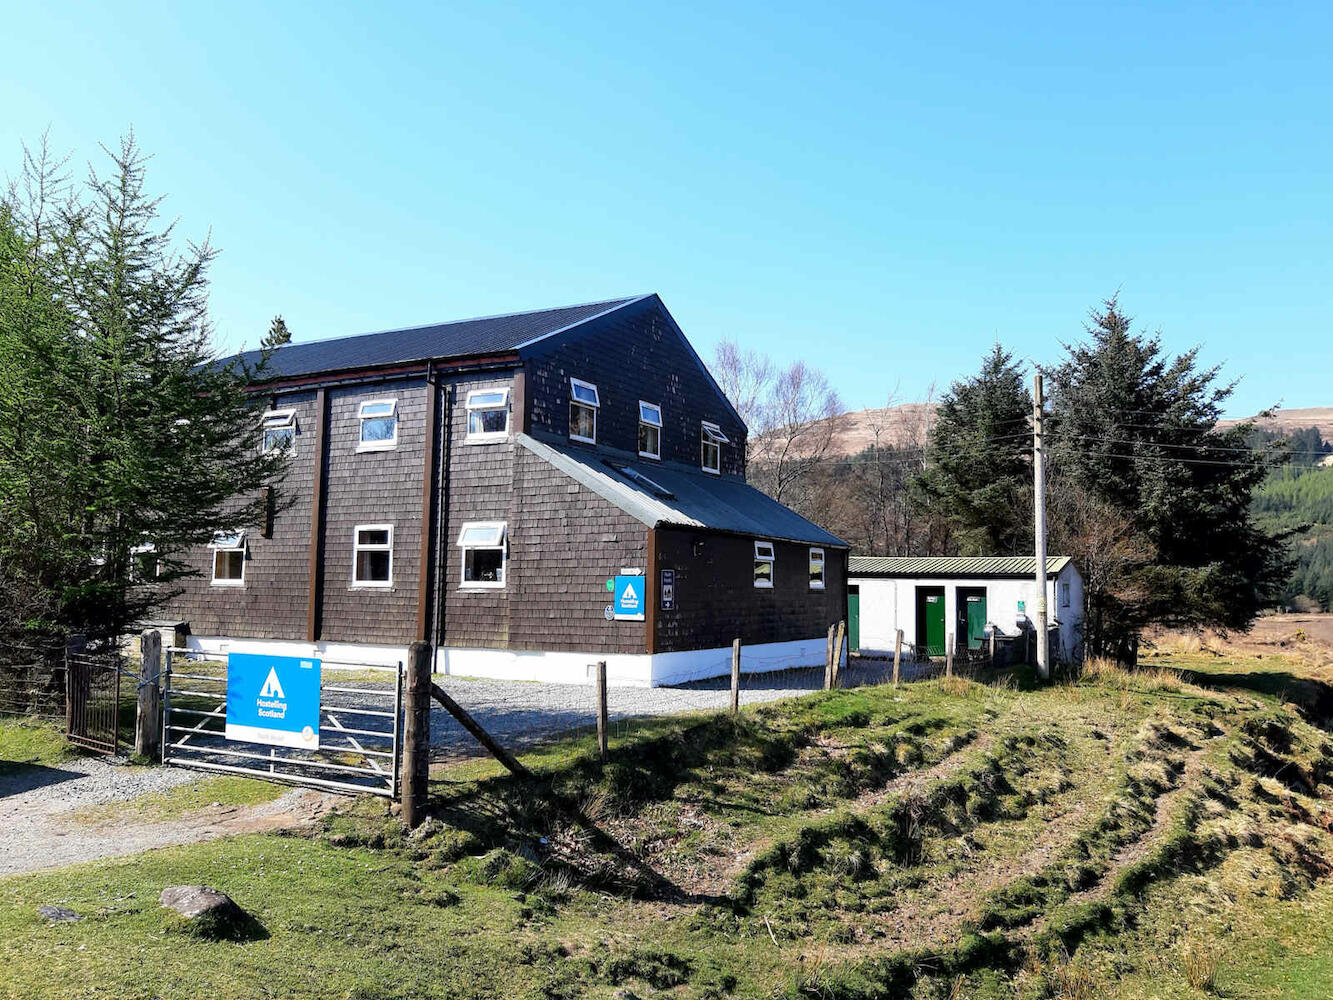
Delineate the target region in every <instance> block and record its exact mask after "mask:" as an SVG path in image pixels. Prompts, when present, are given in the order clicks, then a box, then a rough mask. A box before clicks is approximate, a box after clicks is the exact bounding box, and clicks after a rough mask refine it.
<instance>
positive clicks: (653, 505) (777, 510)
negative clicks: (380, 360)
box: [518, 434, 847, 548]
mask: <svg viewBox="0 0 1333 1000" xmlns="http://www.w3.org/2000/svg"><path fill="white" fill-rule="evenodd" d="M518 440H519V443H520V444H521V445H522V446H523V447H525V448H527V449H528V451H530V452H532V453H533V454H534V455H536V456H537V457H538V458H541V459H544V460H545V461H547V462H549V463H550V464H551V465H553V466H555V468H557V469H559V470H560V471H561V472H563V473H564V474H565V475H567V476H569V477H570V478H571V479H573V480H575V481H576V482H579V483H582V484H583V485H584V486H586V487H588V489H590V490H592V491H593V492H594V493H596V494H597V495H598V496H600V497H602V498H603V499H605V500H607V501H608V502H610V503H612V504H614V505H615V506H616V507H619V508H620V509H621V510H623V511H624V512H625V513H626V514H628V515H630V517H633V518H635V519H636V520H638V521H642V522H643V523H644V524H646V525H648V527H650V528H656V527H660V526H671V525H675V526H680V527H686V528H708V529H712V530H714V531H729V532H735V533H737V534H742V535H753V536H755V537H756V538H763V539H776V540H779V541H790V542H800V543H801V544H805V545H826V546H829V547H831V548H846V547H847V543H846V542H844V541H843V540H842V539H840V538H838V537H837V536H836V535H832V534H830V533H829V532H827V531H825V530H824V529H823V528H821V527H819V526H818V525H817V524H812V523H810V522H809V521H807V520H806V519H805V518H803V517H801V515H800V514H797V513H796V512H795V511H792V510H788V509H787V508H786V507H784V506H782V504H780V503H778V502H777V501H776V500H774V499H772V498H771V497H769V496H767V495H766V494H764V493H761V492H760V491H759V490H757V489H755V488H754V487H753V486H750V485H748V484H747V483H745V482H744V481H743V480H740V479H735V478H733V477H730V476H712V475H709V474H708V473H706V472H703V471H701V470H700V469H697V468H693V467H691V466H686V465H682V464H680V463H678V462H644V461H642V460H641V459H639V458H638V457H637V456H635V455H632V454H630V453H629V452H624V451H618V450H615V449H612V448H606V447H598V449H597V450H596V451H590V450H586V449H583V448H577V447H574V446H572V445H569V444H566V443H563V442H560V443H557V442H552V441H548V440H537V439H536V438H533V437H529V436H528V435H526V434H520V435H519V436H518ZM638 476H642V477H645V478H646V480H647V481H645V479H640V478H637V477H638ZM657 487H660V489H658V488H657Z"/></svg>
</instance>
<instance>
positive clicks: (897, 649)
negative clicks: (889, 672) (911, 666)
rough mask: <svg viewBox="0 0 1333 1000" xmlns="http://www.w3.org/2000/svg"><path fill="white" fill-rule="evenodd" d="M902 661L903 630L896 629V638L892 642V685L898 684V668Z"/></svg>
mask: <svg viewBox="0 0 1333 1000" xmlns="http://www.w3.org/2000/svg"><path fill="white" fill-rule="evenodd" d="M902 662H903V630H902V629H899V630H898V638H897V639H895V640H894V642H893V686H894V687H897V686H898V668H899V666H901V664H902Z"/></svg>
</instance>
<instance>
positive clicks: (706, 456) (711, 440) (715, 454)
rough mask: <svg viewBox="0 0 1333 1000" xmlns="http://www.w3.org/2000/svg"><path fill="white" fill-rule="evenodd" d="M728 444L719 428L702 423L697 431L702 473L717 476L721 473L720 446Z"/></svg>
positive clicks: (705, 422) (715, 425)
mask: <svg viewBox="0 0 1333 1000" xmlns="http://www.w3.org/2000/svg"><path fill="white" fill-rule="evenodd" d="M730 443H731V442H730V441H729V440H728V439H727V436H726V435H725V434H723V433H722V428H721V427H719V426H718V425H717V424H710V423H709V422H708V421H707V420H705V421H703V423H702V425H701V429H700V431H699V451H700V457H699V464H700V465H701V466H702V468H703V470H704V472H711V473H712V474H713V475H718V474H719V473H720V472H721V471H722V446H723V445H724V444H730Z"/></svg>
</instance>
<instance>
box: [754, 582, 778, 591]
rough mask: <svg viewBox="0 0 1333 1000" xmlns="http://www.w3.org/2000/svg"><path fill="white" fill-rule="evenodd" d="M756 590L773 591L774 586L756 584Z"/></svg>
mask: <svg viewBox="0 0 1333 1000" xmlns="http://www.w3.org/2000/svg"><path fill="white" fill-rule="evenodd" d="M754 589H755V590H772V589H773V584H771V583H756V584H755V585H754Z"/></svg>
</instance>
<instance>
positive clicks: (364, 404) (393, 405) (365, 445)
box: [356, 399, 398, 451]
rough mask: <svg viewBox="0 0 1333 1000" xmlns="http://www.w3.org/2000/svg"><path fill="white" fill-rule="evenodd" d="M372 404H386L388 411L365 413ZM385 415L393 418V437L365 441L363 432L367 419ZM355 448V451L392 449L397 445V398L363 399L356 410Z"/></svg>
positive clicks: (375, 418)
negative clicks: (385, 412)
mask: <svg viewBox="0 0 1333 1000" xmlns="http://www.w3.org/2000/svg"><path fill="white" fill-rule="evenodd" d="M372 406H387V407H389V412H388V413H387V414H384V413H372V414H367V413H366V410H367V409H368V408H369V407H372ZM386 416H389V417H392V418H393V437H391V438H385V439H384V440H383V441H367V440H365V438H364V437H362V435H363V434H365V428H366V421H367V420H383V419H384V418H385V417H386ZM356 417H357V424H356V450H357V451H392V450H393V449H395V448H397V447H398V400H397V399H363V400H362V401H361V403H360V405H359V406H358V407H357V410H356Z"/></svg>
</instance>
